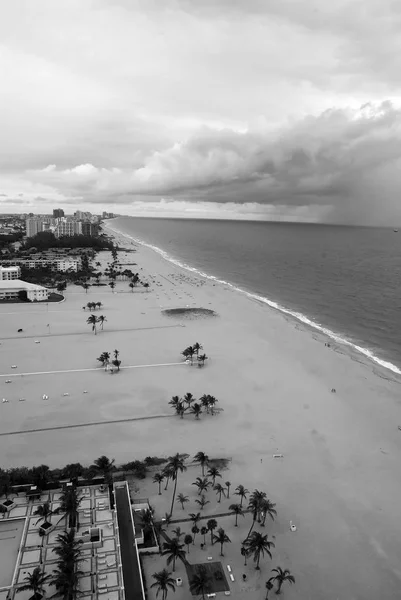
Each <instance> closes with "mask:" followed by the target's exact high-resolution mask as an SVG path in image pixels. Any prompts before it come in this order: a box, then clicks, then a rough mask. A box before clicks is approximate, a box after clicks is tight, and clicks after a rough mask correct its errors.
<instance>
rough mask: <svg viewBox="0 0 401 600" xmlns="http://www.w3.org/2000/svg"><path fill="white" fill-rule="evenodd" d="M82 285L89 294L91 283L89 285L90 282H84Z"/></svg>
mask: <svg viewBox="0 0 401 600" xmlns="http://www.w3.org/2000/svg"><path fill="white" fill-rule="evenodd" d="M82 287H83V288H84V290H85V293H86V294H87V293H88V290H89V288H90V285H89V283H83V284H82Z"/></svg>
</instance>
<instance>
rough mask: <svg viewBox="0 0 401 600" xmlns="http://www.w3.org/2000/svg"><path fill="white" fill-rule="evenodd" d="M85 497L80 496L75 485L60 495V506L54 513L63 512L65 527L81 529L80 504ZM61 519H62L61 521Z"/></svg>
mask: <svg viewBox="0 0 401 600" xmlns="http://www.w3.org/2000/svg"><path fill="white" fill-rule="evenodd" d="M82 500H83V498H78V493H77V489H76V488H75V487H73V488H70V489H67V490H65V491H64V493H63V494H62V495H61V497H60V506H59V507H58V508H56V509H55V511H54V514H60V513H63V516H62V517H61V519H63V518H64V517H65V527H66V529H67V526H68V527H70V528H75V527H76V528H77V530H78V529H79V506H80V504H81V502H82ZM61 519H60V521H61Z"/></svg>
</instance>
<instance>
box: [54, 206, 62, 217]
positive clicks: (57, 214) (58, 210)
mask: <svg viewBox="0 0 401 600" xmlns="http://www.w3.org/2000/svg"><path fill="white" fill-rule="evenodd" d="M53 217H54V218H55V219H60V217H64V211H63V209H62V208H54V209H53Z"/></svg>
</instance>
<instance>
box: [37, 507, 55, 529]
mask: <svg viewBox="0 0 401 600" xmlns="http://www.w3.org/2000/svg"><path fill="white" fill-rule="evenodd" d="M33 514H34V515H37V516H39V519H38V520H37V521H36V523H35V525H37V524H38V523H39V522H40V521H43V523H49V522H50V521H49V517H51V515H52V514H53V511H52V509H51V506H50V502H45V503H44V504H41V505H40V506H38V507H37V509H36V510H35V512H34V513H33Z"/></svg>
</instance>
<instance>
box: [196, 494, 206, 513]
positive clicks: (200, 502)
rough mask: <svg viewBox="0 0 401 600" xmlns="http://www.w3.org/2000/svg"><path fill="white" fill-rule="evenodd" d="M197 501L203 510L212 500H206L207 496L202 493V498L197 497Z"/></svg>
mask: <svg viewBox="0 0 401 600" xmlns="http://www.w3.org/2000/svg"><path fill="white" fill-rule="evenodd" d="M195 502H196V504H197V505H198V506H199V508H200V510H203V509H204V508H205V506H206V504H210V500H206V497H205V495H204V494H202V496H201V497H200V499H198V498H196V499H195Z"/></svg>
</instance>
